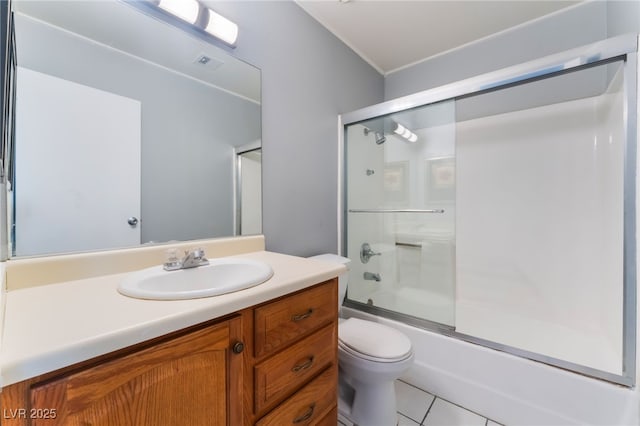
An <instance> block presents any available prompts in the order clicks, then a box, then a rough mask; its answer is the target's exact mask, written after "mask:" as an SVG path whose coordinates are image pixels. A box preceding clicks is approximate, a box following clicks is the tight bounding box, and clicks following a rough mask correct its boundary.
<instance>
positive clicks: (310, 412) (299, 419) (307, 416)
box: [293, 403, 316, 424]
mask: <svg viewBox="0 0 640 426" xmlns="http://www.w3.org/2000/svg"><path fill="white" fill-rule="evenodd" d="M315 409H316V404H315V403H314V404H311V405H310V406H309V409H307V411H305V413H304V414H303V415H301V416H300V417H296V418H295V419H293V423H294V424H295V423H302V422H304V421H305V420H309V419H310V418H311V416H313V412H314V411H315Z"/></svg>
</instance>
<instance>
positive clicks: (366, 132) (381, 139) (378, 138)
mask: <svg viewBox="0 0 640 426" xmlns="http://www.w3.org/2000/svg"><path fill="white" fill-rule="evenodd" d="M369 133H373V134H374V135H375V137H376V144H378V145H382V144H383V143H385V142H386V141H387V137H386V136H385V135H384V134H382V133H380V132H374V131H373V130H371V129H367V128H366V127H365V128H364V135H365V136H369Z"/></svg>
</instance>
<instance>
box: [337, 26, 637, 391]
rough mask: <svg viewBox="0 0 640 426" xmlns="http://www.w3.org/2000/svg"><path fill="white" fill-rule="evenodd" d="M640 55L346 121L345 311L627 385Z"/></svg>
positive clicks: (596, 52)
mask: <svg viewBox="0 0 640 426" xmlns="http://www.w3.org/2000/svg"><path fill="white" fill-rule="evenodd" d="M636 51H637V38H636V37H635V36H623V37H618V38H614V39H609V40H605V41H602V42H599V43H596V44H593V45H589V46H586V47H583V48H579V49H574V50H571V51H567V52H564V53H560V54H557V55H553V56H550V57H546V58H542V59H540V60H536V61H532V62H529V63H526V64H522V65H519V66H515V67H511V68H508V69H505V70H501V71H497V72H494V73H490V74H486V75H483V76H480V77H476V78H472V79H469V80H464V81H460V82H457V83H454V84H450V85H447V86H444V87H440V88H436V89H433V90H428V91H426V92H421V93H418V94H415V95H411V96H407V97H404V98H400V99H397V100H394V101H389V102H385V103H383V104H379V105H374V106H372V107H368V108H364V109H362V110H358V111H355V112H352V113H348V114H343V115H342V116H341V123H342V126H343V130H344V131H343V134H342V138H343V140H342V145H343V148H344V150H343V155H344V158H343V160H344V161H343V162H344V170H343V175H342V180H343V191H344V192H343V194H342V206H341V210H342V212H343V216H342V224H341V225H342V226H341V229H342V243H343V247H342V248H343V250H342V253H343V254H344V255H346V256H347V257H349V258H350V259H351V260H352V263H351V271H350V278H349V288H348V295H347V299H346V301H345V305H347V306H350V307H353V308H356V309H360V310H364V311H367V312H370V313H374V314H377V315H381V316H386V317H391V318H393V319H396V320H400V321H403V322H406V323H410V324H413V325H417V326H421V327H425V328H428V329H431V330H434V331H438V332H441V333H444V334H447V335H449V336H452V337H455V338H460V339H464V340H467V341H471V342H474V343H478V344H482V345H485V346H488V347H492V348H495V349H500V350H503V351H507V352H510V353H512V354H515V355H519V356H523V357H527V358H530V359H534V360H537V361H541V362H545V363H548V364H552V365H555V366H559V367H562V368H565V369H570V370H574V371H577V372H580V373H582V374H587V375H591V376H593V377H597V378H601V379H606V380H609V381H612V382H616V383H620V384H625V385H629V386H631V385H633V384H634V383H635V339H636V324H635V323H636V306H635V304H636V276H635V264H636V239H635V226H636V224H635V221H636V217H635V202H636V197H635V179H636V177H635V175H636V173H635V170H636V165H635V163H636V123H637V118H636V77H637V71H636V69H637V67H636Z"/></svg>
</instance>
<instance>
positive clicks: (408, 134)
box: [393, 123, 418, 142]
mask: <svg viewBox="0 0 640 426" xmlns="http://www.w3.org/2000/svg"><path fill="white" fill-rule="evenodd" d="M393 133H395V134H396V135H400V136H402V137H403V138H405V139H406V140H408V141H409V142H415V141H417V140H418V135H416V134H415V133H413V132H412V131H411V130H409V129H407V128H406V127H404V126H403V125H402V124H400V123H396V128H395V129H394V131H393Z"/></svg>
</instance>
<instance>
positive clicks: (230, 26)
mask: <svg viewBox="0 0 640 426" xmlns="http://www.w3.org/2000/svg"><path fill="white" fill-rule="evenodd" d="M207 13H208V15H209V18H208V20H207V25H206V26H205V28H204V30H205V31H206V32H208V33H209V34H211V35H212V36H214V37H217V38H219V39H220V40H222V41H224V42H225V43H227V44H230V45H232V46H233V45H235V43H236V40H237V39H238V25H237V24H235V23H234V22H231V21H230V20H228V19H227V18H225V17H224V16H222V15H220V14H219V13H216V12H214V11H213V10H211V9H207Z"/></svg>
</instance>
